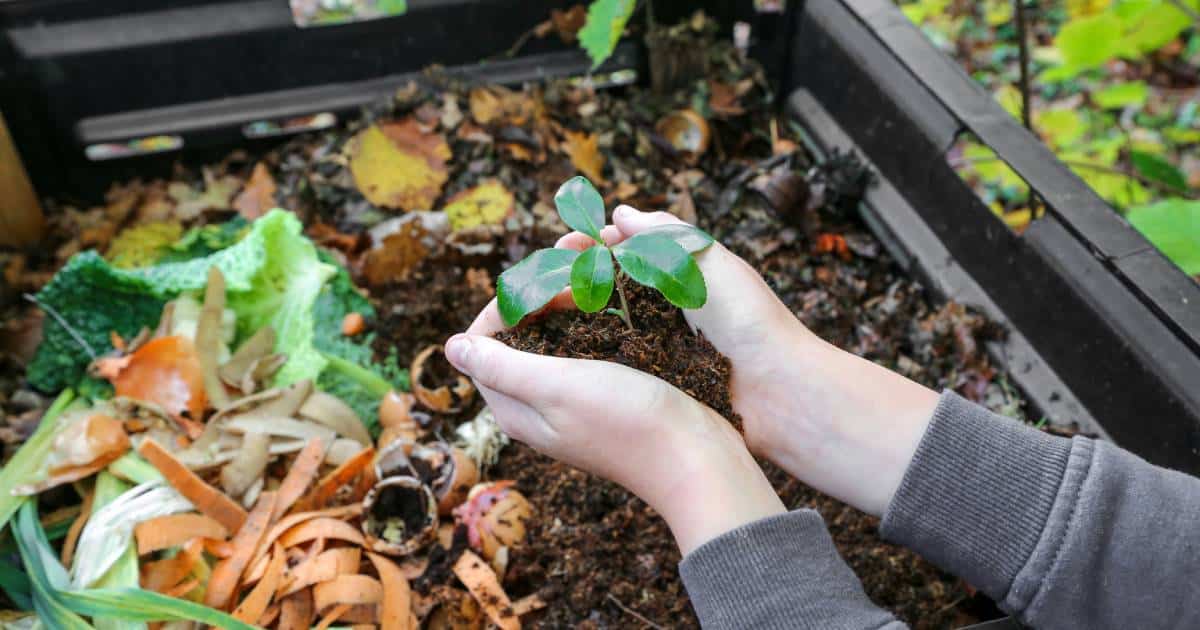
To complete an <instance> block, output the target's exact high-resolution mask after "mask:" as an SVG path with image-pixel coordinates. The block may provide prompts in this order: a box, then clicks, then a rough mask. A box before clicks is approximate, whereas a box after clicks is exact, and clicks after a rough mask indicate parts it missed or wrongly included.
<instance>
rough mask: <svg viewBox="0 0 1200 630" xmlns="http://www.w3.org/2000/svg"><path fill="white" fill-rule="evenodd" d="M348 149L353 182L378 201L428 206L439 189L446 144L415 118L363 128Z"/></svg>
mask: <svg viewBox="0 0 1200 630" xmlns="http://www.w3.org/2000/svg"><path fill="white" fill-rule="evenodd" d="M349 151H350V173H351V174H352V175H354V183H355V185H357V186H358V189H359V191H360V192H362V194H363V196H364V197H366V198H367V201H370V202H371V203H372V204H374V205H376V206H379V207H383V208H395V209H400V210H427V209H429V208H430V207H432V206H433V203H434V202H435V201H437V198H438V197H439V196H440V195H441V194H442V186H444V185H445V184H446V179H447V177H448V175H447V173H446V161H447V160H449V159H450V146H449V145H447V144H446V139H445V138H444V137H442V135H441V134H439V133H435V132H432V131H427V130H424V129H422V128H421V125H420V123H418V122H417V121H416V120H415V119H413V118H406V119H405V120H403V121H400V122H389V123H382V124H376V125H372V126H370V127H368V128H366V129H364V130H362V131H361V132H359V133H358V135H356V136H355V137H354V138H353V139H351V141H350V145H349Z"/></svg>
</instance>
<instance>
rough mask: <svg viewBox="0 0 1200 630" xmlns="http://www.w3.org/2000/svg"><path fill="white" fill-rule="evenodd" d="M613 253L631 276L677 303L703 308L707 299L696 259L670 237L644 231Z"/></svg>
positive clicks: (688, 306)
mask: <svg viewBox="0 0 1200 630" xmlns="http://www.w3.org/2000/svg"><path fill="white" fill-rule="evenodd" d="M613 253H614V254H616V256H617V262H619V263H621V268H622V269H623V270H624V271H625V273H626V274H628V275H629V277H630V278H633V279H634V280H635V281H637V282H639V283H641V284H644V285H646V286H649V287H654V288H655V289H658V290H659V291H660V292H661V293H662V294H663V297H665V298H667V301H668V302H670V303H672V304H674V305H675V306H678V307H680V308H700V307H701V306H704V303H705V302H706V301H708V288H707V287H705V285H704V276H702V275H701V274H700V267H699V265H697V264H696V260H695V259H694V258H692V255H691V254H689V253H688V252H687V250H685V249H684V248H683V247H680V246H679V244H678V243H676V242H675V241H673V240H671V239H670V238H667V237H666V236H664V235H662V234H655V233H654V232H653V231H648V232H642V233H641V234H637V235H635V236H633V237H631V238H629V239H627V240H625V241H624V242H622V243H621V244H620V245H617V246H616V247H614V248H613Z"/></svg>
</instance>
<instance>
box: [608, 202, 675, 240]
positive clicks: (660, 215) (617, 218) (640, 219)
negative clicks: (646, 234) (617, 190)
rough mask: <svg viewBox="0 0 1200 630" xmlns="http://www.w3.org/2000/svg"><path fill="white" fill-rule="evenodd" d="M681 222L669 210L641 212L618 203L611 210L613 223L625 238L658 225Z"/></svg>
mask: <svg viewBox="0 0 1200 630" xmlns="http://www.w3.org/2000/svg"><path fill="white" fill-rule="evenodd" d="M677 223H683V221H682V220H680V219H679V217H677V216H675V215H673V214H671V213H670V212H661V211H659V212H642V211H641V210H638V209H637V208H634V207H633V206H626V205H620V206H617V208H616V209H615V210H613V224H614V225H616V226H617V229H618V230H620V231H621V234H622V235H624V236H625V237H626V238H628V237H630V236H633V235H634V234H637V233H638V232H643V231H645V230H648V229H650V228H652V227H657V226H660V225H672V224H677Z"/></svg>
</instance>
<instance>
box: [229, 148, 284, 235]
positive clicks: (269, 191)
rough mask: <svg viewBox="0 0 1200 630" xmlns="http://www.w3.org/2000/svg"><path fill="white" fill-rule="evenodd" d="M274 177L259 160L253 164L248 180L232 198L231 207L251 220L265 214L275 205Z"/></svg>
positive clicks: (275, 188)
mask: <svg viewBox="0 0 1200 630" xmlns="http://www.w3.org/2000/svg"><path fill="white" fill-rule="evenodd" d="M276 190H277V187H276V186H275V178H273V177H271V171H269V170H267V165H266V164H263V163H262V162H259V163H258V164H255V165H254V172H253V173H251V174H250V181H248V182H246V187H245V188H243V189H242V192H240V193H238V196H237V197H236V198H234V200H233V208H234V209H235V210H237V211H238V214H240V215H242V217H244V218H245V219H247V220H249V221H253V220H255V219H257V218H258V217H261V216H262V215H264V214H266V212H267V210H270V209H271V208H274V207H275V205H276V204H275V191H276Z"/></svg>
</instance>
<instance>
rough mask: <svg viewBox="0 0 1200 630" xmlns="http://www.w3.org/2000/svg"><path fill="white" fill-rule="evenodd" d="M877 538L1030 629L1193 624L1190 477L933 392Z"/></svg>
mask: <svg viewBox="0 0 1200 630" xmlns="http://www.w3.org/2000/svg"><path fill="white" fill-rule="evenodd" d="M881 529H882V532H883V535H884V537H886V538H888V539H889V540H892V541H894V542H897V543H900V544H903V545H905V546H907V547H909V548H911V549H913V550H914V551H916V552H917V553H919V554H921V555H922V556H924V557H926V558H928V559H929V560H931V561H933V562H934V563H935V564H937V565H939V566H941V567H942V568H943V569H945V570H947V571H950V572H951V573H954V574H956V575H958V576H960V577H962V578H963V579H965V580H966V581H967V582H968V583H970V584H973V585H974V586H976V587H977V588H979V589H980V590H982V591H983V592H984V593H986V594H987V595H988V596H990V597H992V598H993V599H994V600H996V601H997V602H998V603H999V604H1000V607H1001V608H1003V609H1004V610H1006V611H1008V612H1010V613H1012V614H1014V615H1016V616H1017V618H1018V619H1019V620H1021V621H1022V622H1023V623H1025V624H1026V625H1029V626H1033V627H1037V628H1096V629H1102V628H1200V605H1198V602H1200V580H1198V579H1197V576H1200V480H1198V479H1196V478H1194V477H1189V476H1187V475H1184V474H1182V473H1179V472H1175V471H1171V470H1166V469H1163V468H1158V467H1155V466H1151V465H1150V464H1148V463H1147V462H1145V461H1144V460H1142V459H1139V458H1138V457H1135V456H1134V455H1132V454H1130V453H1128V452H1126V451H1123V450H1121V449H1119V448H1117V447H1116V446H1113V445H1112V444H1110V443H1107V442H1100V441H1096V440H1090V439H1088V438H1083V437H1075V438H1072V439H1066V438H1059V437H1053V436H1050V435H1046V434H1044V433H1042V432H1040V431H1036V430H1034V429H1032V428H1029V427H1026V426H1024V425H1022V424H1020V423H1017V422H1015V421H1012V420H1009V419H1006V418H1002V417H1000V416H996V415H994V414H991V413H989V412H987V411H986V410H984V409H982V408H980V407H977V406H975V405H972V404H971V403H969V402H967V401H965V400H963V399H962V398H960V397H958V396H957V395H955V394H953V393H946V394H943V396H942V400H941V402H940V404H939V405H938V407H937V410H936V411H935V412H934V416H933V421H932V422H931V424H930V425H929V428H928V429H927V430H926V432H925V436H924V437H923V438H922V440H921V444H920V446H919V447H918V448H917V453H916V455H915V456H914V458H913V461H912V463H911V464H910V465H909V468H908V471H907V472H906V473H905V476H904V480H903V481H902V482H901V484H900V489H899V490H898V491H897V493H896V496H895V497H894V498H893V499H892V503H891V505H889V506H888V509H887V512H886V513H885V514H884V517H883V523H882V524H881Z"/></svg>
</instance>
